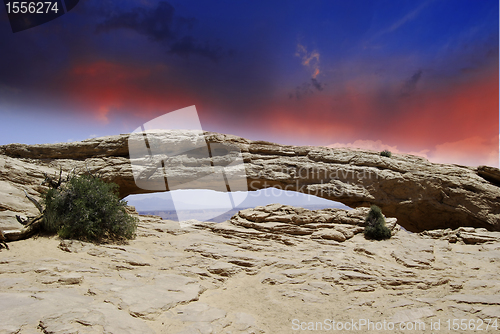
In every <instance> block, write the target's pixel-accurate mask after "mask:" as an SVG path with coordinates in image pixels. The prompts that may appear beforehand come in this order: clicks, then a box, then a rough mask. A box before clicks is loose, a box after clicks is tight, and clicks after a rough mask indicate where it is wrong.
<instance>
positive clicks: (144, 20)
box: [96, 1, 221, 60]
mask: <svg viewBox="0 0 500 334" xmlns="http://www.w3.org/2000/svg"><path fill="white" fill-rule="evenodd" d="M195 23H196V19H194V18H188V17H182V16H179V15H176V14H175V8H174V7H173V6H172V5H171V4H169V3H168V2H166V1H160V2H159V3H158V6H157V7H156V8H151V9H149V8H142V7H136V8H133V9H131V10H130V11H123V12H121V13H118V14H114V15H111V16H110V17H108V18H107V19H106V20H105V21H104V22H103V23H101V24H99V25H98V26H97V29H96V31H97V32H98V33H99V32H108V31H111V30H114V29H131V30H134V31H136V32H137V33H139V34H141V35H144V36H147V37H148V38H149V39H151V40H153V41H155V42H160V43H164V44H165V45H167V46H168V48H169V52H170V53H172V54H177V55H180V56H183V57H186V56H189V55H199V56H203V57H207V58H209V59H212V60H217V59H218V58H220V56H221V53H220V50H219V48H217V47H212V46H210V45H209V44H208V43H203V44H202V43H201V42H199V41H198V40H197V39H195V38H194V37H193V36H190V35H183V34H182V31H183V30H190V29H191V28H192V27H193V25H194V24H195Z"/></svg>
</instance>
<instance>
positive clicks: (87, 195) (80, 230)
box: [42, 175, 138, 242]
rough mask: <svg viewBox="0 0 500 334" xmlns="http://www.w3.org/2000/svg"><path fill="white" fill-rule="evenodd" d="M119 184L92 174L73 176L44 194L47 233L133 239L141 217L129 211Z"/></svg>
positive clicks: (98, 239) (94, 239) (80, 237)
mask: <svg viewBox="0 0 500 334" xmlns="http://www.w3.org/2000/svg"><path fill="white" fill-rule="evenodd" d="M117 188H118V185H116V184H114V183H106V182H104V181H102V180H101V179H99V178H97V177H94V176H91V175H81V176H74V177H72V178H71V179H70V180H69V181H68V182H67V183H65V184H64V185H63V186H61V187H59V188H57V189H49V190H48V191H47V192H46V193H45V195H44V198H43V200H44V204H45V211H44V218H45V219H44V224H43V226H42V228H43V229H44V230H45V231H47V232H57V233H58V234H59V236H61V237H62V238H71V239H78V240H83V241H92V242H103V241H118V240H123V239H131V238H133V237H134V236H135V230H136V228H137V221H138V219H137V218H135V217H132V216H130V215H129V214H127V212H126V211H125V206H126V204H127V203H126V202H125V201H121V200H120V199H119V198H118V195H117V194H116V190H117Z"/></svg>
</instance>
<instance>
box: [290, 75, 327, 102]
mask: <svg viewBox="0 0 500 334" xmlns="http://www.w3.org/2000/svg"><path fill="white" fill-rule="evenodd" d="M324 88H325V84H324V83H321V82H319V81H318V79H316V78H311V83H309V82H304V83H303V84H302V85H300V86H297V87H295V91H294V92H292V93H289V94H288V98H289V99H297V100H300V99H302V98H303V97H306V96H309V95H313V94H314V92H315V90H317V91H320V92H321V91H323V89H324Z"/></svg>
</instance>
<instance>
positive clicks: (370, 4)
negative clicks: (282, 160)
mask: <svg viewBox="0 0 500 334" xmlns="http://www.w3.org/2000/svg"><path fill="white" fill-rule="evenodd" d="M0 50H1V58H0V59H1V61H0V121H1V124H2V131H1V132H0V145H1V144H7V143H12V142H21V143H29V144H32V143H53V142H65V141H72V140H83V139H86V138H90V137H93V136H103V135H114V134H120V133H128V132H131V131H133V130H134V129H135V128H137V127H138V126H140V125H141V124H143V123H145V122H147V121H149V120H151V119H153V118H155V117H157V116H160V115H163V114H165V113H167V112H170V111H174V110H176V109H180V108H184V107H187V106H191V105H195V106H196V108H197V110H198V113H199V116H200V120H201V125H202V127H203V129H204V130H208V131H216V132H222V133H229V134H234V135H238V136H242V137H245V138H249V139H262V140H268V141H273V142H278V143H282V144H293V145H320V146H331V147H342V146H350V147H360V148H368V149H373V150H377V151H380V150H383V149H389V150H391V151H392V152H394V153H397V152H404V153H412V154H418V155H422V156H425V157H427V158H428V159H429V160H431V161H434V162H446V163H457V164H464V165H473V166H475V165H481V164H486V165H491V166H498V164H499V104H498V101H499V3H498V0H482V1H477V0H467V1H465V0H434V1H432V0H429V1H414V0H412V1H403V0H398V1H368V0H366V1H344V0H342V1H189V0H182V1H181V0H179V1H156V0H80V3H79V4H78V5H77V6H76V7H75V8H74V9H73V10H72V11H70V12H69V13H67V14H65V15H63V16H61V17H59V18H57V19H55V20H53V21H51V22H48V23H46V24H43V25H41V26H38V27H34V28H31V29H28V30H25V31H21V32H18V33H12V30H11V27H10V24H9V22H8V19H7V14H6V11H5V8H4V7H2V8H1V12H0Z"/></svg>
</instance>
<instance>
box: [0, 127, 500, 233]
mask: <svg viewBox="0 0 500 334" xmlns="http://www.w3.org/2000/svg"><path fill="white" fill-rule="evenodd" d="M154 136H156V139H157V140H160V141H164V142H165V145H167V144H169V143H173V142H175V141H176V140H178V139H176V138H175V136H174V137H172V136H170V137H169V136H165V135H164V134H162V133H161V132H157V133H156V134H154ZM128 138H129V135H128V134H123V135H117V136H109V137H101V138H94V139H88V140H85V141H81V142H73V143H60V144H42V145H24V144H9V145H4V146H0V154H1V155H0V178H1V179H0V181H1V182H6V183H7V184H9V186H11V187H14V188H16V189H27V190H29V192H31V194H32V195H37V194H39V192H40V191H41V186H40V181H41V180H43V174H42V172H46V173H52V174H54V173H57V172H58V171H59V167H62V168H63V171H65V172H69V171H70V170H71V169H72V168H74V167H78V168H85V166H88V168H89V169H90V170H91V171H92V172H93V173H98V174H100V175H101V176H102V177H103V178H104V179H106V180H108V181H113V182H116V183H117V184H118V185H119V186H120V195H121V196H122V197H126V196H127V195H130V194H141V193H148V192H156V191H148V190H144V189H141V188H138V187H137V186H136V183H135V180H134V177H133V173H132V168H131V165H130V156H129V147H128ZM205 139H206V141H207V143H210V144H219V145H223V146H224V145H226V146H228V147H235V148H237V149H239V150H241V152H242V157H243V161H244V168H245V171H246V175H247V184H248V187H249V189H250V190H257V189H263V188H267V187H278V188H281V189H285V190H292V191H298V192H303V193H307V194H313V195H317V196H319V197H323V198H326V199H329V200H334V201H338V202H342V203H344V204H345V205H347V206H350V207H359V206H369V205H370V204H376V205H378V206H380V207H381V208H382V210H383V212H384V213H385V214H386V215H387V216H391V217H396V218H398V223H399V224H400V225H402V226H403V227H405V228H407V229H409V230H412V231H421V230H426V229H435V228H447V227H449V228H457V227H460V226H473V227H485V228H487V229H489V230H500V204H499V203H500V187H499V185H500V171H499V170H498V169H497V168H494V167H487V166H480V167H466V166H459V165H448V164H436V163H431V162H429V161H427V160H426V159H424V158H421V157H417V156H412V155H405V154H401V155H400V154H395V155H393V156H392V157H390V158H388V157H382V156H380V155H379V154H378V152H372V151H364V150H351V149H332V148H326V147H309V146H288V145H279V144H275V143H269V142H265V141H251V140H247V139H244V138H241V137H236V136H232V135H224V134H218V133H206V134H205ZM223 158H224V157H223V155H219V156H217V155H215V156H214V157H213V159H215V160H217V159H223ZM179 159H184V160H183V163H185V164H186V165H188V167H189V168H191V169H189V168H188V169H187V170H188V171H189V170H191V171H192V172H193V173H197V172H199V171H200V165H199V164H197V161H196V159H195V158H193V157H188V156H187V155H184V156H183V155H182V154H181V155H179ZM193 159H194V160H193ZM193 161H194V162H193ZM189 164H191V165H190V166H189ZM192 187H196V184H193V185H192ZM4 197H5V196H4ZM0 209H1V210H3V211H4V216H3V217H10V216H9V215H8V213H9V212H15V209H12V208H9V205H7V204H5V203H0ZM9 210H10V211H9ZM6 212H7V215H6ZM0 218H1V217H0Z"/></svg>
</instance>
